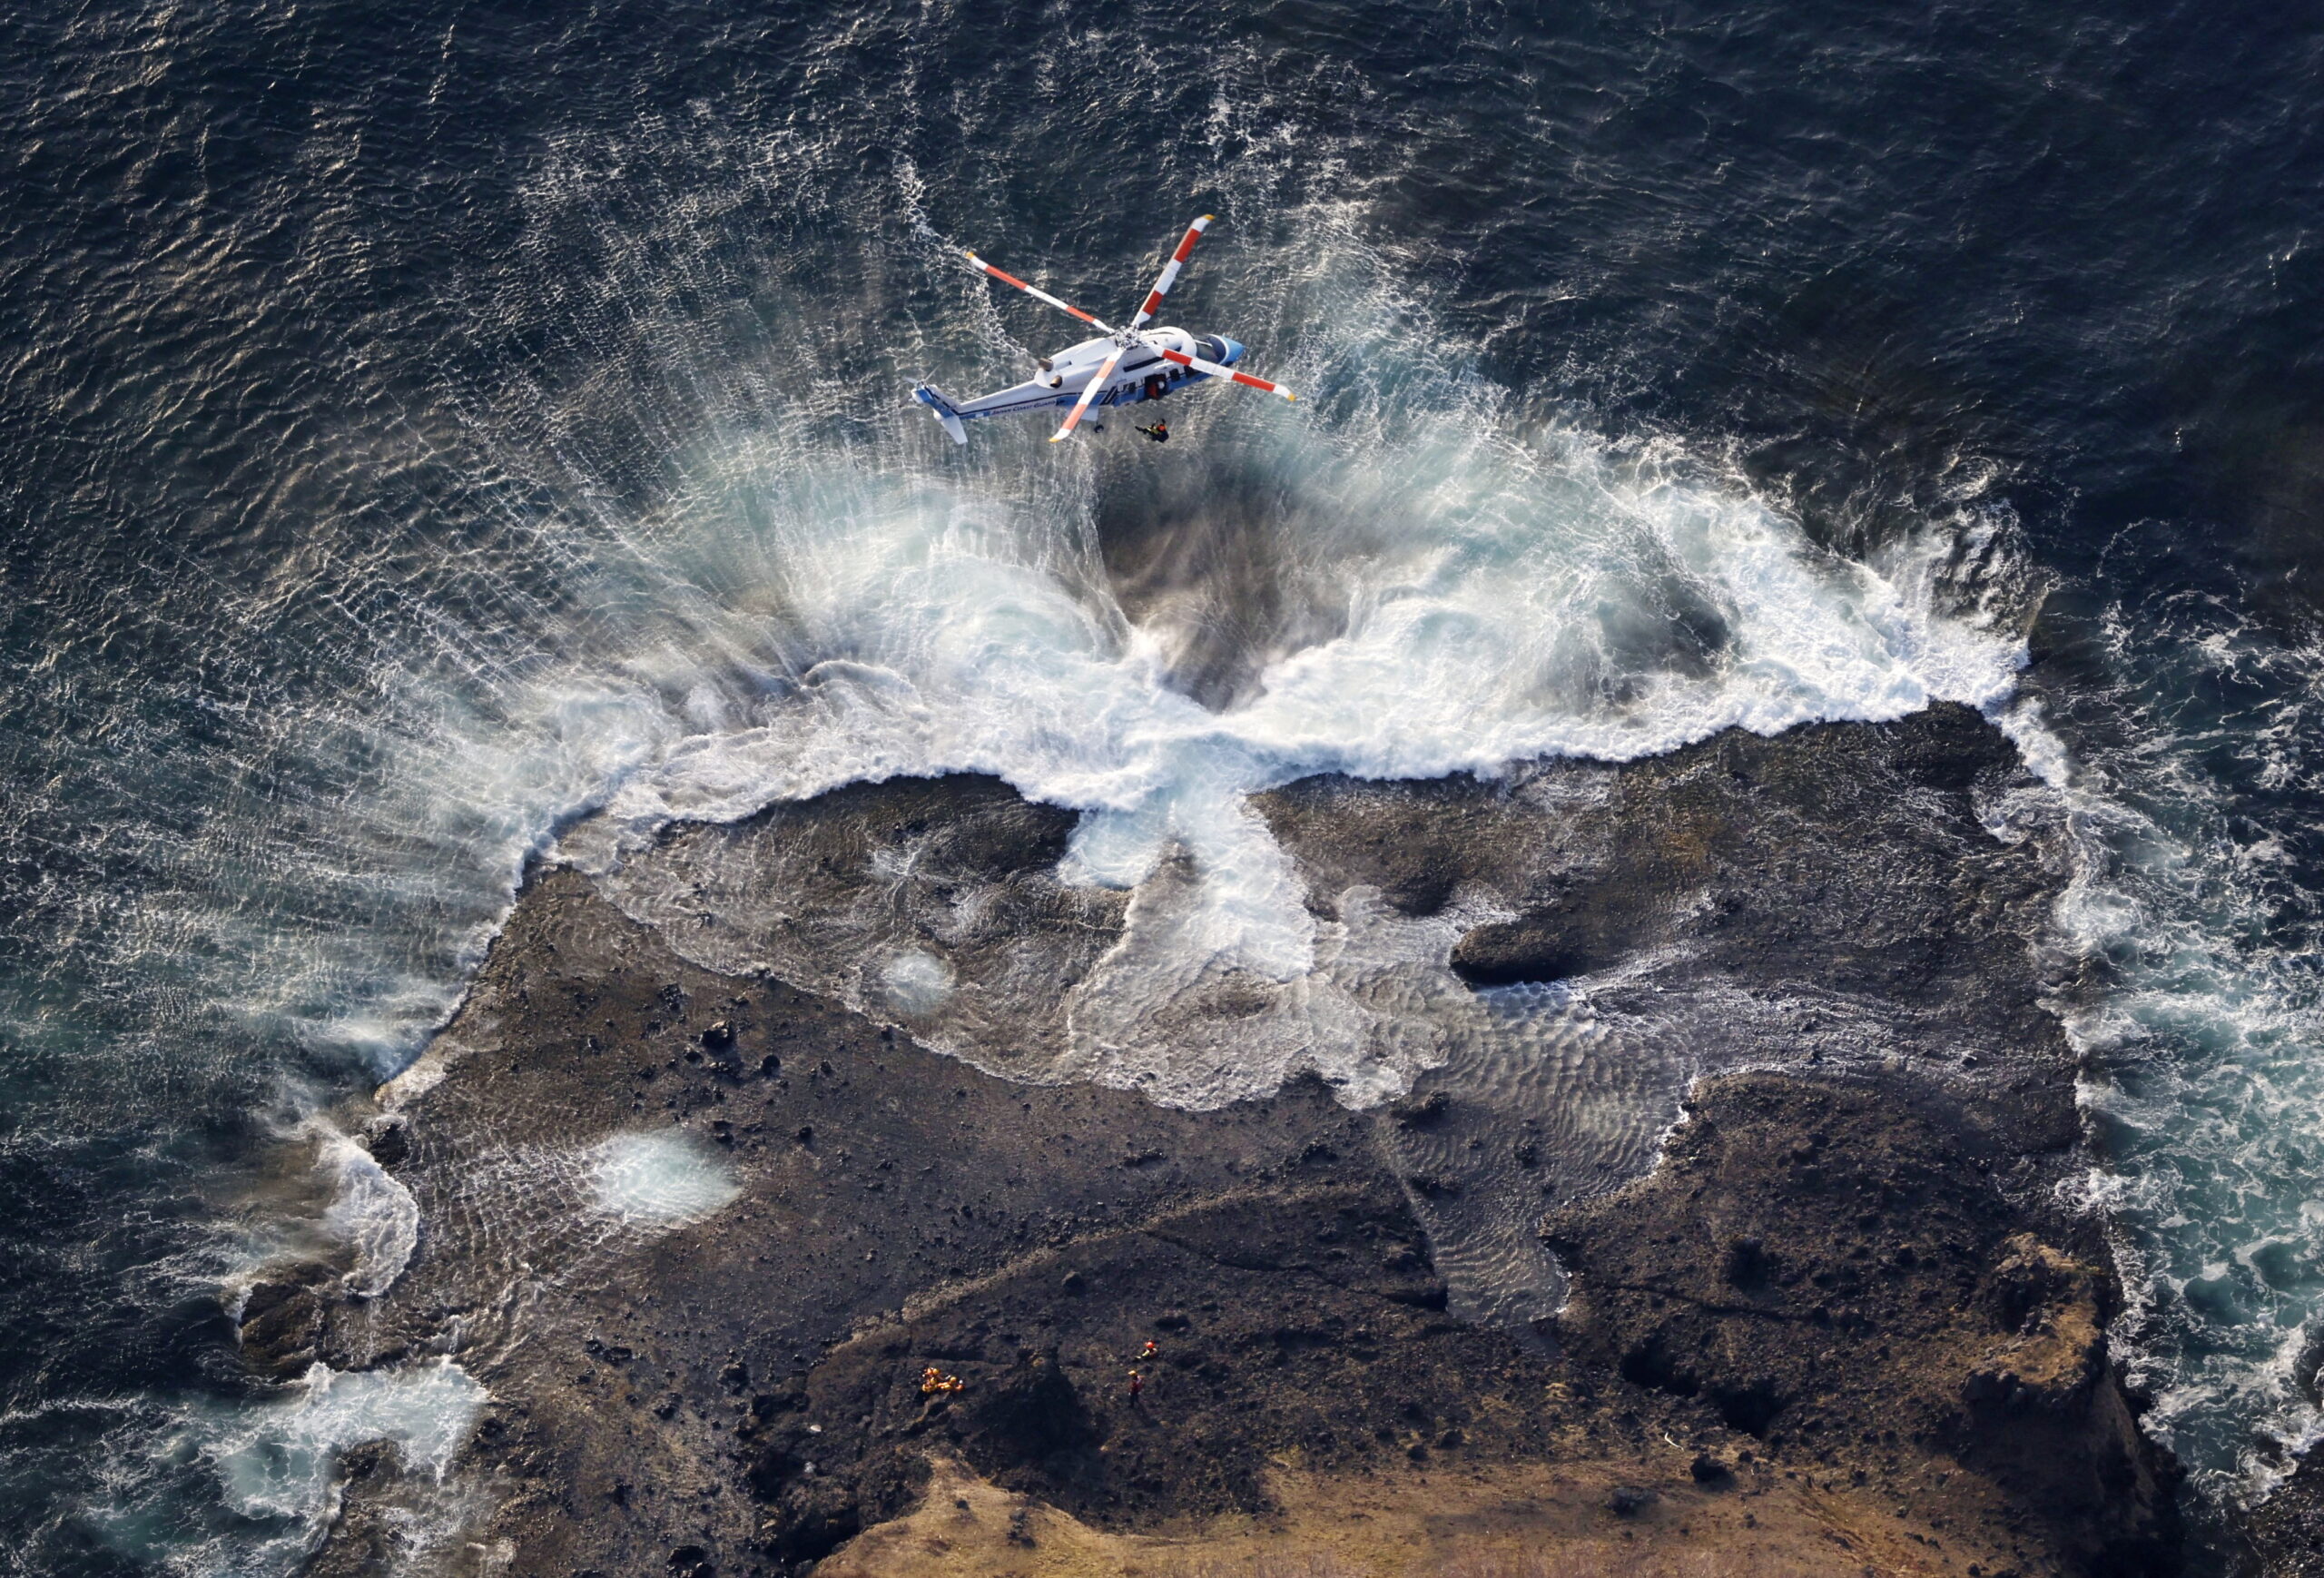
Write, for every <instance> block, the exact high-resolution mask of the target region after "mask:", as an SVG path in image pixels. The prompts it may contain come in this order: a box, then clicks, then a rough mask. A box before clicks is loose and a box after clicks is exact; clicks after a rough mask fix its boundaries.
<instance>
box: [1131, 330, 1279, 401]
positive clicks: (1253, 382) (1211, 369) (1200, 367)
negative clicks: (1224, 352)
mask: <svg viewBox="0 0 2324 1578" xmlns="http://www.w3.org/2000/svg"><path fill="white" fill-rule="evenodd" d="M1148 343H1149V344H1150V343H1152V342H1151V341H1148ZM1154 349H1155V350H1161V351H1162V358H1163V360H1166V361H1175V362H1177V364H1178V365H1179V366H1180V367H1191V368H1193V369H1194V370H1196V372H1206V373H1208V374H1210V376H1211V377H1213V378H1223V379H1228V380H1233V381H1234V382H1236V383H1239V384H1243V385H1245V386H1246V387H1247V388H1250V389H1263V390H1266V391H1267V393H1269V394H1271V395H1281V396H1282V397H1283V398H1284V399H1287V400H1295V399H1298V398H1299V397H1298V396H1297V395H1295V394H1293V393H1292V392H1291V391H1290V390H1287V389H1285V388H1284V387H1283V385H1281V384H1279V383H1269V382H1268V381H1267V380H1265V379H1263V378H1253V377H1252V376H1251V375H1250V374H1249V373H1247V372H1236V370H1234V369H1233V368H1231V367H1227V366H1226V365H1224V364H1223V363H1220V362H1216V361H1205V360H1203V359H1202V358H1201V357H1199V356H1185V355H1182V354H1180V353H1179V352H1177V351H1175V350H1162V348H1161V347H1160V346H1158V345H1157V346H1155V347H1154Z"/></svg>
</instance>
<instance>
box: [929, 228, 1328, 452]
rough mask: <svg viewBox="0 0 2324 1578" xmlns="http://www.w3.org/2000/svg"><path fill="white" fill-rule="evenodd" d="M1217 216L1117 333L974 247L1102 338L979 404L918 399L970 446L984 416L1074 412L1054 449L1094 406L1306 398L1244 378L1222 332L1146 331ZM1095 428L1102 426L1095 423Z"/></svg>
mask: <svg viewBox="0 0 2324 1578" xmlns="http://www.w3.org/2000/svg"><path fill="white" fill-rule="evenodd" d="M1214 218H1216V215H1214V214H1207V213H1206V214H1204V215H1202V216H1201V217H1200V218H1199V219H1197V220H1196V221H1195V222H1193V223H1192V224H1190V225H1188V226H1187V233H1186V237H1185V239H1184V240H1182V241H1180V242H1178V250H1177V251H1175V252H1172V253H1171V254H1170V261H1168V262H1167V263H1165V264H1163V265H1162V276H1161V278H1159V279H1157V280H1156V281H1154V289H1153V290H1151V291H1147V295H1146V301H1145V304H1144V305H1142V306H1141V307H1139V308H1138V310H1137V316H1135V317H1133V318H1132V319H1131V320H1130V321H1129V327H1128V328H1127V329H1116V328H1114V327H1113V326H1112V325H1110V324H1108V323H1103V322H1100V321H1098V320H1097V319H1095V318H1093V317H1091V316H1090V315H1089V314H1088V313H1087V312H1084V311H1082V310H1081V309H1080V308H1078V307H1075V306H1072V305H1070V304H1069V303H1068V302H1064V301H1059V300H1058V299H1057V298H1056V297H1055V296H1052V295H1050V294H1049V292H1048V291H1043V290H1040V289H1039V288H1037V287H1035V286H1032V285H1029V284H1027V283H1026V282H1025V281H1022V280H1020V279H1019V278H1017V277H1016V276H1015V275H1014V274H1006V273H1003V272H1001V271H1000V270H999V269H996V268H994V267H993V266H992V265H991V264H990V263H988V262H986V261H984V260H983V259H982V258H980V257H979V256H977V255H976V253H974V252H972V251H969V250H968V249H967V248H965V247H964V248H962V249H961V256H963V257H965V258H967V259H968V261H969V262H970V265H971V266H972V267H974V268H975V269H976V270H977V271H979V272H980V273H985V274H990V275H991V276H992V277H993V278H994V279H996V280H999V281H1000V282H1001V283H1002V284H1004V285H1014V286H1016V287H1017V289H1019V290H1020V291H1024V292H1025V294H1027V295H1028V296H1030V297H1033V298H1034V299H1035V300H1036V301H1046V302H1048V303H1049V305H1050V306H1052V307H1055V308H1056V309H1058V310H1059V311H1061V312H1069V313H1071V314H1072V315H1073V316H1074V317H1076V318H1078V319H1080V320H1081V321H1083V322H1084V323H1087V324H1088V325H1089V326H1090V327H1091V328H1093V329H1095V330H1098V338H1097V339H1095V340H1082V341H1081V342H1080V343H1079V344H1078V345H1069V346H1068V347H1066V348H1065V349H1064V350H1060V351H1059V352H1057V353H1056V354H1055V355H1054V356H1044V357H1042V358H1040V359H1039V360H1038V361H1037V362H1036V363H1035V364H1034V365H1035V369H1036V370H1035V372H1034V375H1033V376H1032V377H1031V378H1029V379H1028V380H1025V381H1024V382H1023V383H1020V384H1016V385H1013V386H1012V387H1010V388H1009V389H1004V390H994V391H993V392H992V393H990V394H986V395H979V396H978V397H977V398H976V399H972V400H962V401H960V402H958V403H955V402H954V401H952V400H950V399H947V398H946V397H945V395H944V391H943V390H940V389H938V388H937V387H936V386H935V385H934V384H932V383H923V384H920V385H918V386H916V387H915V388H914V389H913V390H912V391H911V393H912V398H913V399H916V400H918V401H919V402H920V403H921V405H924V406H926V407H927V408H928V409H930V410H931V411H933V412H934V413H935V414H936V419H937V420H938V421H940V422H941V423H943V424H944V430H945V431H946V432H948V433H950V434H951V435H952V441H953V442H954V443H956V444H965V443H967V442H968V441H969V434H968V429H967V428H966V426H965V424H966V423H969V422H971V421H974V420H976V419H979V418H980V417H1008V416H1016V415H1018V414H1019V413H1021V412H1024V411H1035V410H1044V409H1049V408H1051V407H1056V406H1070V407H1072V408H1073V409H1071V410H1068V412H1066V415H1065V422H1064V425H1063V426H1061V427H1059V429H1058V430H1057V431H1056V432H1054V433H1052V434H1050V435H1049V442H1050V443H1052V444H1054V443H1057V442H1059V440H1061V439H1069V438H1071V437H1073V435H1074V431H1075V429H1078V428H1079V427H1080V425H1081V419H1082V417H1083V416H1084V415H1086V414H1087V413H1088V410H1089V409H1090V408H1091V407H1092V406H1125V405H1133V404H1137V403H1138V402H1140V401H1144V400H1158V399H1163V398H1164V397H1165V396H1167V395H1169V394H1171V393H1174V392H1176V391H1177V390H1181V389H1184V388H1186V387H1187V386H1189V385H1193V384H1200V383H1207V382H1210V381H1212V380H1218V379H1224V380H1226V381H1228V382H1230V383H1239V384H1243V385H1246V386H1247V387H1249V388H1251V389H1256V390H1265V391H1266V392H1267V393H1268V394H1271V395H1280V396H1281V397H1282V398H1284V399H1287V400H1289V399H1298V398H1299V397H1298V396H1296V395H1295V394H1293V393H1292V392H1291V391H1290V390H1287V389H1285V388H1284V387H1283V386H1282V385H1281V384H1278V383H1269V382H1268V381H1267V380H1265V379H1263V378H1253V377H1252V376H1251V375H1250V374H1249V373H1246V372H1237V371H1236V370H1235V364H1236V362H1238V361H1240V360H1242V359H1243V351H1244V347H1243V346H1242V344H1241V343H1240V342H1238V341H1236V340H1229V339H1227V338H1226V336H1224V335H1220V334H1190V333H1188V332H1187V330H1184V329H1167V328H1155V329H1148V328H1147V327H1146V326H1147V324H1148V323H1150V322H1152V321H1153V320H1154V314H1155V313H1156V312H1157V311H1160V310H1161V306H1162V298H1163V297H1165V296H1167V295H1168V294H1169V293H1170V287H1171V286H1172V285H1174V284H1176V283H1177V281H1178V271H1179V270H1180V269H1182V268H1184V267H1185V266H1186V261H1187V254H1189V253H1191V252H1192V251H1194V250H1195V242H1197V241H1199V240H1201V239H1202V232H1204V231H1206V230H1208V229H1209V228H1210V222H1211V221H1212V220H1213V219H1214ZM1091 425H1092V426H1093V427H1094V426H1096V424H1095V423H1092V424H1091Z"/></svg>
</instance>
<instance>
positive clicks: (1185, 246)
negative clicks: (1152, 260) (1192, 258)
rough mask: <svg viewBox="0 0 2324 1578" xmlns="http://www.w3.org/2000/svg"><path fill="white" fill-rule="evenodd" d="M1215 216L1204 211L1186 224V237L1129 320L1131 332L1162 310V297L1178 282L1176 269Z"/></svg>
mask: <svg viewBox="0 0 2324 1578" xmlns="http://www.w3.org/2000/svg"><path fill="white" fill-rule="evenodd" d="M1216 217H1217V216H1216V214H1208V213H1206V214H1204V215H1203V216H1202V217H1201V218H1200V219H1198V220H1196V221H1195V222H1194V223H1192V224H1190V225H1188V226H1187V235H1186V239H1185V240H1184V241H1182V242H1179V243H1178V250H1177V251H1175V252H1172V253H1171V254H1170V261H1168V262H1167V263H1165V264H1163V265H1162V277H1161V278H1160V279H1158V280H1157V281H1154V289H1152V290H1151V291H1147V293H1146V305H1145V306H1143V307H1140V308H1139V309H1138V310H1137V317H1135V318H1133V319H1131V320H1130V321H1129V326H1130V330H1131V332H1133V333H1135V332H1137V330H1140V329H1143V328H1145V327H1146V326H1147V324H1148V323H1150V322H1152V321H1154V314H1156V313H1157V312H1159V311H1161V310H1162V298H1163V297H1165V296H1167V295H1168V294H1169V293H1170V287H1171V286H1173V285H1175V284H1177V282H1178V271H1179V270H1180V269H1181V268H1183V267H1185V266H1186V261H1187V253H1189V252H1191V251H1194V250H1195V242H1198V241H1200V240H1201V239H1202V232H1205V231H1206V230H1208V229H1209V228H1210V222H1211V221H1212V220H1213V219H1215V218H1216Z"/></svg>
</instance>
